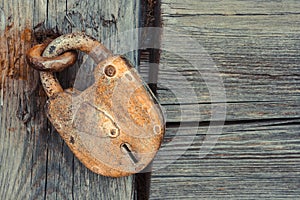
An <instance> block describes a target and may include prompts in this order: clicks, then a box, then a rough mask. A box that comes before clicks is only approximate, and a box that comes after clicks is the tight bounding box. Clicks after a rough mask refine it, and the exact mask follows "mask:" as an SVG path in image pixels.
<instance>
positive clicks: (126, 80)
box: [27, 33, 165, 177]
mask: <svg viewBox="0 0 300 200" xmlns="http://www.w3.org/2000/svg"><path fill="white" fill-rule="evenodd" d="M43 48H44V47H43V46H39V47H36V48H35V49H34V48H33V49H32V50H30V51H29V53H28V55H27V57H28V60H29V61H30V62H31V64H32V65H34V66H33V67H35V68H37V69H39V70H43V71H41V72H40V77H41V81H42V84H43V87H44V89H45V91H46V93H47V95H48V96H49V100H48V102H47V112H48V113H47V116H48V118H49V120H50V121H51V123H52V124H53V126H54V127H55V128H56V130H57V131H58V133H59V134H60V135H61V137H62V138H63V139H64V141H65V142H66V143H67V145H68V146H69V147H70V149H71V150H72V151H73V153H74V154H75V155H76V157H77V158H78V159H79V160H80V161H81V162H82V163H83V164H84V165H85V166H86V167H87V168H89V169H90V170H92V171H93V172H95V173H98V174H101V175H104V176H110V177H120V176H127V175H130V174H134V173H138V172H140V171H142V170H143V169H144V168H145V167H147V166H148V165H149V163H151V161H152V160H153V158H154V156H155V155H156V153H157V151H158V149H159V147H160V145H161V142H162V139H163V136H164V132H165V123H164V118H163V114H162V111H161V108H160V106H159V104H158V103H157V101H156V99H155V97H154V96H153V94H152V93H151V91H150V90H149V89H148V87H147V85H146V84H145V83H144V82H143V81H142V79H141V78H140V76H139V75H138V73H137V71H136V70H135V69H134V68H133V67H132V65H131V64H130V63H129V62H128V61H127V60H126V59H125V58H123V57H121V56H113V55H112V53H111V52H110V51H109V50H107V49H106V48H105V47H104V46H103V45H102V44H100V43H99V42H98V41H96V40H94V39H93V38H91V37H89V36H87V35H85V34H83V33H71V34H67V35H63V36H61V37H59V38H57V39H55V40H54V41H52V42H51V43H50V44H49V45H48V46H47V48H46V49H45V50H44V53H43V57H41V56H40V55H39V53H37V52H41V49H43ZM69 50H81V51H83V52H85V53H87V54H89V55H90V56H91V57H92V58H93V59H94V60H95V61H96V62H97V63H98V65H97V66H96V68H95V70H94V77H95V83H94V84H93V85H91V86H90V87H88V88H87V89H86V90H84V91H82V92H78V91H77V92H72V90H69V89H68V90H63V89H62V87H61V85H60V84H59V82H58V81H57V79H56V78H55V77H54V75H53V73H52V72H51V71H55V70H56V71H57V70H58V69H52V68H51V65H49V66H50V68H49V66H45V65H43V63H42V61H45V58H44V57H55V56H59V55H61V54H62V53H64V52H67V51H69ZM55 58H56V57H55ZM58 60H60V61H61V60H65V61H66V60H68V61H70V63H72V61H73V59H72V58H71V57H70V58H69V59H68V58H64V56H61V58H60V59H58ZM33 61H35V62H33ZM54 61H55V59H54ZM44 63H45V62H44ZM65 66H67V65H65ZM65 66H63V67H65ZM47 67H48V68H47ZM52 67H53V66H52ZM58 68H59V67H58Z"/></svg>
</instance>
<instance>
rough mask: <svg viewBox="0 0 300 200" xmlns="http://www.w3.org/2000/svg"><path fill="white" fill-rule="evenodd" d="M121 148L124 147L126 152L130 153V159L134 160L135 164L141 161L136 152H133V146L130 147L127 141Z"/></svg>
mask: <svg viewBox="0 0 300 200" xmlns="http://www.w3.org/2000/svg"><path fill="white" fill-rule="evenodd" d="M121 149H122V150H123V151H124V152H126V153H127V154H128V156H129V157H130V159H131V160H132V162H133V163H134V164H136V163H138V162H139V161H138V159H137V158H136V157H135V156H134V154H133V153H132V151H131V147H130V145H129V144H127V143H123V144H121Z"/></svg>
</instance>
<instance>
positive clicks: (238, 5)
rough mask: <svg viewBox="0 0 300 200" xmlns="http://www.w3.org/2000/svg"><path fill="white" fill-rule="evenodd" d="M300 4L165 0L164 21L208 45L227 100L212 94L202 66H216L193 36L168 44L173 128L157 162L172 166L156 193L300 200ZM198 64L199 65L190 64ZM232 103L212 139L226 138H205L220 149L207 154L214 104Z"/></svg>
mask: <svg viewBox="0 0 300 200" xmlns="http://www.w3.org/2000/svg"><path fill="white" fill-rule="evenodd" d="M299 8H300V3H299V2H298V1H295V0H287V1H258V0H247V1H238V0H230V1H206V0H205V1H197V0H183V1H180V0H174V1H173V0H172V1H171V0H162V16H163V24H164V26H165V27H168V28H170V29H172V30H174V31H176V32H178V33H179V34H178V35H180V38H192V40H193V41H195V42H198V43H199V44H200V45H201V46H202V47H203V48H204V49H205V51H206V52H204V53H205V54H203V55H208V56H209V57H210V58H212V60H213V61H214V63H215V65H216V66H217V67H218V72H219V73H218V74H217V75H219V77H221V78H222V80H223V83H224V88H225V90H226V99H217V100H212V99H211V96H210V93H209V89H208V87H207V85H206V82H205V81H204V77H201V75H203V73H201V70H203V71H204V72H210V71H209V70H210V67H211V66H212V65H211V63H210V62H209V60H208V59H201V58H199V54H197V53H198V52H197V51H196V50H195V52H194V53H193V52H192V51H191V50H190V49H189V47H188V46H187V45H185V44H184V40H178V41H174V42H173V44H172V42H168V43H167V44H168V45H170V46H169V49H168V50H169V51H162V54H161V58H162V59H161V62H160V64H161V68H160V69H161V70H160V72H159V80H158V97H159V100H160V102H161V103H162V104H163V106H164V108H165V110H166V113H167V115H166V116H167V122H168V124H167V125H169V127H168V130H167V134H166V138H165V142H164V145H163V148H162V150H161V153H160V155H159V157H158V158H157V160H156V162H155V164H156V166H164V165H167V167H164V168H163V169H159V170H157V171H155V172H154V173H153V178H152V184H151V186H152V187H151V199H296V198H298V197H299V196H300V190H299V182H300V176H299V173H300V172H299V167H298V166H299V164H300V160H299V158H300V146H299V136H300V133H299V127H300V123H299V112H298V110H299V108H298V107H299V87H298V84H299V80H300V79H299V74H300V68H299V63H300V60H299V58H300V51H299V49H300V46H299V31H300V30H299V29H300V28H299V27H300V26H299V21H300V13H299ZM186 58H188V59H186ZM195 61H200V66H201V68H200V70H199V69H197V68H195V66H193V65H192V64H191V63H193V62H195ZM201 62H202V63H201ZM206 75H207V74H206ZM210 75H211V74H210ZM170 86H171V87H170ZM170 88H171V89H170ZM174 88H175V89H176V90H178V91H182V93H181V95H176V94H175V93H174V90H175V89H174ZM172 89H173V91H172ZM191 90H192V91H193V92H195V93H196V95H197V98H196V99H195V98H193V96H192V95H190V91H191ZM225 102H227V103H226V110H227V112H226V121H225V126H224V128H223V131H222V134H221V135H214V132H212V133H211V134H210V135H209V136H212V137H215V138H216V137H217V136H219V138H218V142H217V144H216V145H215V146H214V144H215V143H214V142H210V143H209V142H208V143H205V144H206V145H208V147H213V149H212V150H211V151H210V153H209V154H208V155H206V156H205V157H204V158H202V156H203V155H205V153H203V152H202V153H200V154H199V151H200V149H201V147H202V145H203V141H204V139H205V138H207V135H206V134H207V130H208V127H209V122H210V121H211V107H213V106H217V105H221V104H223V105H224V103H225ZM214 120H216V121H218V120H220V121H222V117H221V118H215V119H214ZM182 121H184V122H189V123H181V122H182ZM198 121H200V123H199V126H200V127H198V126H197V124H198V123H197V122H198ZM192 124H193V125H194V126H192V127H191V126H190V125H192ZM178 127H179V128H180V129H178ZM212 128H214V127H212ZM187 147H188V148H187ZM183 153H184V154H183ZM181 154H183V156H181V157H180V158H178V157H179V156H180V155H181ZM171 161H175V162H174V163H172V164H170V162H171ZM154 166H155V165H154Z"/></svg>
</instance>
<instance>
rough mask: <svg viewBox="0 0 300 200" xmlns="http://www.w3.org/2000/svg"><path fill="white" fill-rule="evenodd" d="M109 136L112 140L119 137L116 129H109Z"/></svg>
mask: <svg viewBox="0 0 300 200" xmlns="http://www.w3.org/2000/svg"><path fill="white" fill-rule="evenodd" d="M109 136H110V137H113V138H115V137H118V136H119V132H118V130H117V129H111V130H110V132H109Z"/></svg>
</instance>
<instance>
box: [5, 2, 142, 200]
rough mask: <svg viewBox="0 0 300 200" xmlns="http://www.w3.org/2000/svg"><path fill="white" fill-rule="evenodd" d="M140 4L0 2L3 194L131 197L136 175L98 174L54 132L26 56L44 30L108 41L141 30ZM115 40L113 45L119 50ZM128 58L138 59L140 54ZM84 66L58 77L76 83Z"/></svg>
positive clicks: (13, 196) (16, 196)
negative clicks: (0, 13) (0, 26)
mask: <svg viewBox="0 0 300 200" xmlns="http://www.w3.org/2000/svg"><path fill="white" fill-rule="evenodd" d="M138 7H139V2H138V1H127V0H124V1H123V0H118V1H117V0H116V1H105V0H103V1H79V0H78V1H77V0H68V1H59V0H55V1H47V0H35V1H18V0H17V1H5V0H0V8H1V9H2V10H3V11H4V14H5V31H4V32H0V34H1V38H0V47H1V48H0V49H1V51H0V63H1V68H0V74H1V78H0V83H1V87H0V88H1V92H0V94H1V95H0V99H1V105H0V110H1V114H0V130H1V133H0V199H133V198H134V193H135V188H134V176H130V177H124V178H118V179H113V178H107V177H102V176H100V175H96V174H93V173H92V172H90V171H89V170H87V169H86V168H85V167H84V166H83V165H82V164H81V163H80V162H79V161H78V160H77V159H76V158H75V157H74V156H73V154H72V152H71V151H70V150H69V148H68V147H67V146H66V145H65V144H64V142H63V141H62V140H61V138H60V137H59V136H58V134H57V133H56V131H55V130H53V128H52V126H51V125H50V124H49V122H48V121H47V120H46V119H47V118H46V116H45V111H44V105H45V101H46V96H45V93H44V92H43V89H42V88H41V85H40V82H39V75H38V73H37V72H36V71H34V70H33V69H31V68H30V67H28V66H27V65H26V62H25V53H26V51H27V50H28V49H29V48H30V47H31V46H32V45H33V44H34V43H36V41H35V40H36V39H38V38H36V37H35V36H38V35H39V34H40V33H41V31H42V30H43V31H44V33H47V31H48V33H51V31H49V30H51V29H52V30H54V31H55V32H56V31H58V32H59V33H60V34H63V33H69V32H75V31H85V32H87V33H88V34H90V35H92V36H94V37H95V38H97V39H98V40H101V41H103V40H107V39H108V38H109V37H110V36H112V35H114V34H118V33H120V32H122V31H125V30H127V29H132V28H136V27H137V25H138V20H139V16H138V14H139V13H138ZM1 23H2V21H1ZM34 27H35V28H34ZM0 30H1V31H2V29H0ZM128 40H130V38H128ZM108 41H109V40H108ZM113 44H114V45H116V46H113V47H114V49H118V48H121V47H122V46H121V45H122V44H119V43H117V42H114V43H113ZM106 45H108V47H112V46H111V44H109V43H108V44H106ZM117 45H120V46H117ZM129 56H130V58H131V61H132V62H133V63H135V62H136V58H137V56H136V55H135V54H134V53H132V54H129ZM79 61H81V62H82V59H79ZM80 64H81V63H79V64H77V65H76V66H75V67H73V68H72V69H68V70H66V71H65V72H63V73H61V74H60V76H59V78H60V79H61V83H62V84H63V85H64V86H65V87H68V86H70V85H72V83H73V82H74V79H75V73H76V71H77V70H78V67H79V65H80Z"/></svg>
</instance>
